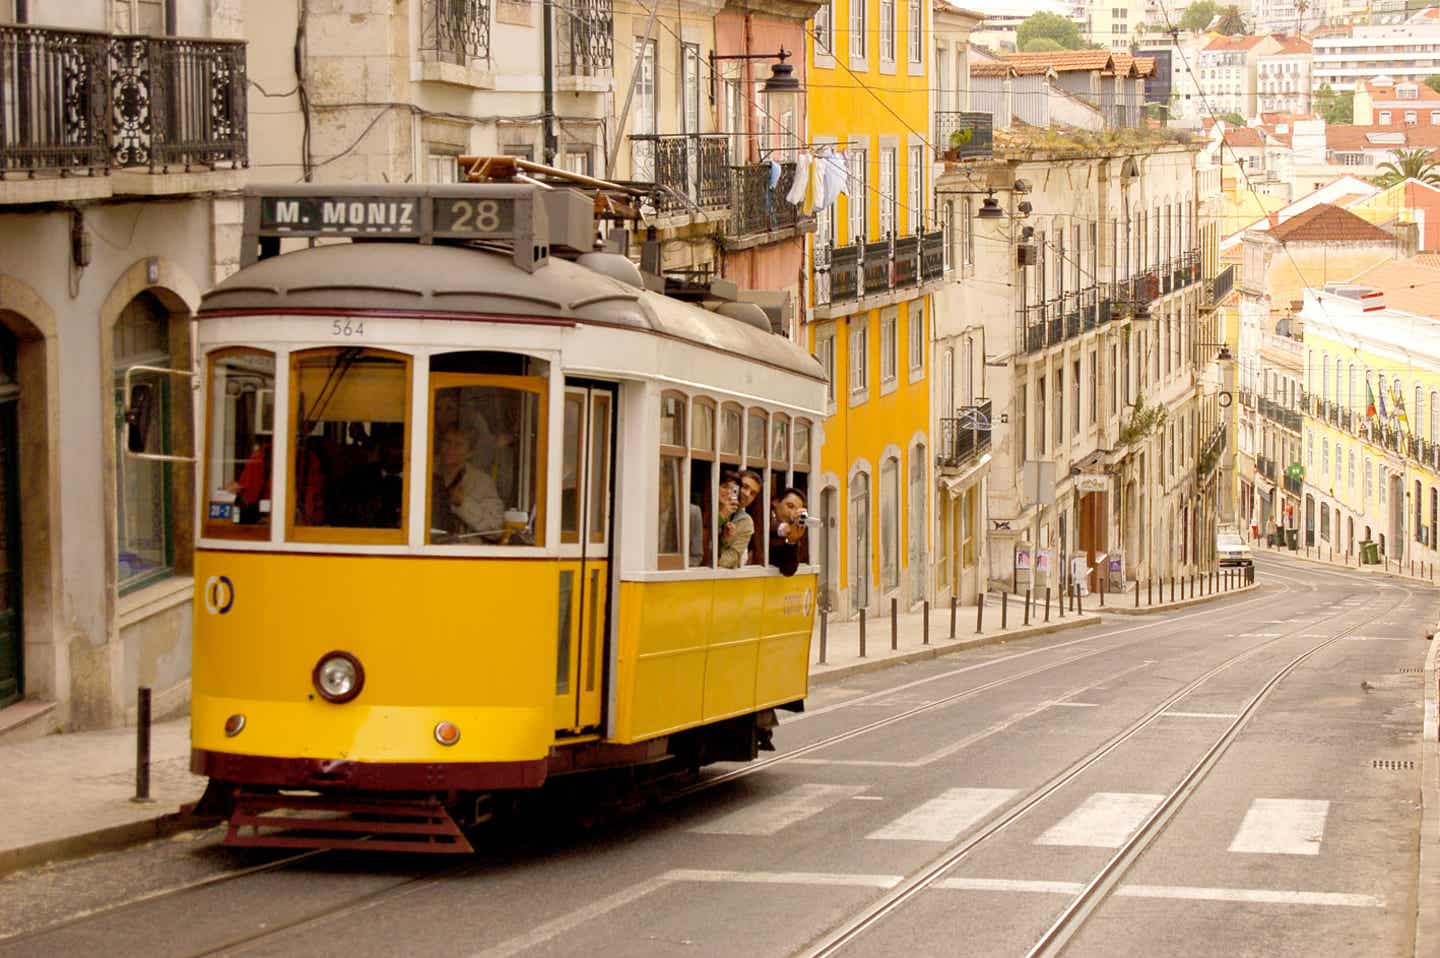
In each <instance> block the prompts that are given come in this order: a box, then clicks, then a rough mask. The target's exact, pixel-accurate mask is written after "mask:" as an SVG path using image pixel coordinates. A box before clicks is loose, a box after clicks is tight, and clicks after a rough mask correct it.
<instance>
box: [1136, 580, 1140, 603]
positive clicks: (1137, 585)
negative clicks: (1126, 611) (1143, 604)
mask: <svg viewBox="0 0 1440 958" xmlns="http://www.w3.org/2000/svg"><path fill="white" fill-rule="evenodd" d="M1135 608H1137V609H1138V608H1140V580H1139V579H1136V580H1135Z"/></svg>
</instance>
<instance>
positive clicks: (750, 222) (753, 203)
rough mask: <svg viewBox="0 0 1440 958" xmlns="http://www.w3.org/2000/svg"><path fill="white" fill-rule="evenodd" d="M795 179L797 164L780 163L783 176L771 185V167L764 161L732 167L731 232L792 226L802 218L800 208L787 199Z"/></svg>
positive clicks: (765, 230) (750, 232) (741, 232)
mask: <svg viewBox="0 0 1440 958" xmlns="http://www.w3.org/2000/svg"><path fill="white" fill-rule="evenodd" d="M794 182H795V164H794V163H781V164H780V179H779V180H777V181H776V183H775V188H774V189H771V188H770V167H769V166H767V165H766V164H763V163H751V164H749V165H747V166H732V167H730V210H731V216H730V224H729V228H730V232H731V233H732V234H733V235H735V236H746V235H749V234H752V233H766V232H770V231H772V230H780V229H788V228H790V227H793V226H795V224H796V223H797V222H798V221H799V208H798V207H797V206H796V205H795V204H794V203H787V202H786V201H785V194H786V193H789V192H790V186H791V184H793V183H794Z"/></svg>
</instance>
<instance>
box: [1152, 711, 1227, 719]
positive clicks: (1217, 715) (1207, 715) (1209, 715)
mask: <svg viewBox="0 0 1440 958" xmlns="http://www.w3.org/2000/svg"><path fill="white" fill-rule="evenodd" d="M1160 714H1161V715H1162V716H1168V717H1169V718H1203V719H1233V718H1239V717H1240V716H1239V715H1237V714H1236V713H1234V712H1161V713H1160Z"/></svg>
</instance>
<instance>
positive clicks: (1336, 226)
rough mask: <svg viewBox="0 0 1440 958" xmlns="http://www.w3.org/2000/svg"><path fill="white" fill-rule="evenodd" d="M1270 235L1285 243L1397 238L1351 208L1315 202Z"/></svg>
mask: <svg viewBox="0 0 1440 958" xmlns="http://www.w3.org/2000/svg"><path fill="white" fill-rule="evenodd" d="M1270 235H1271V236H1273V237H1275V238H1276V239H1278V240H1280V241H1281V242H1282V243H1295V242H1299V243H1305V242H1341V243H1366V242H1369V243H1393V242H1394V241H1395V240H1394V237H1392V236H1391V235H1390V234H1389V233H1387V232H1385V231H1384V230H1382V229H1381V228H1380V227H1378V226H1376V225H1374V224H1373V223H1370V222H1367V221H1366V220H1363V219H1361V218H1360V217H1358V216H1356V215H1355V214H1354V213H1352V212H1350V211H1349V210H1343V209H1341V208H1340V207H1338V206H1334V205H1332V204H1330V203H1319V204H1316V205H1315V206H1312V207H1310V209H1308V210H1306V211H1305V212H1303V213H1297V214H1296V215H1294V216H1292V217H1290V218H1289V219H1288V220H1286V221H1285V222H1283V223H1280V224H1279V225H1278V226H1272V227H1271V228H1270Z"/></svg>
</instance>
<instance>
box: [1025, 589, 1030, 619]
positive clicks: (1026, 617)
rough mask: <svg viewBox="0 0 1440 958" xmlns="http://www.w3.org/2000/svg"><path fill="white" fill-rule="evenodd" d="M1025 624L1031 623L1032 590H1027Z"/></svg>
mask: <svg viewBox="0 0 1440 958" xmlns="http://www.w3.org/2000/svg"><path fill="white" fill-rule="evenodd" d="M1025 624H1026V625H1029V624H1030V590H1029V589H1026V590H1025Z"/></svg>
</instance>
